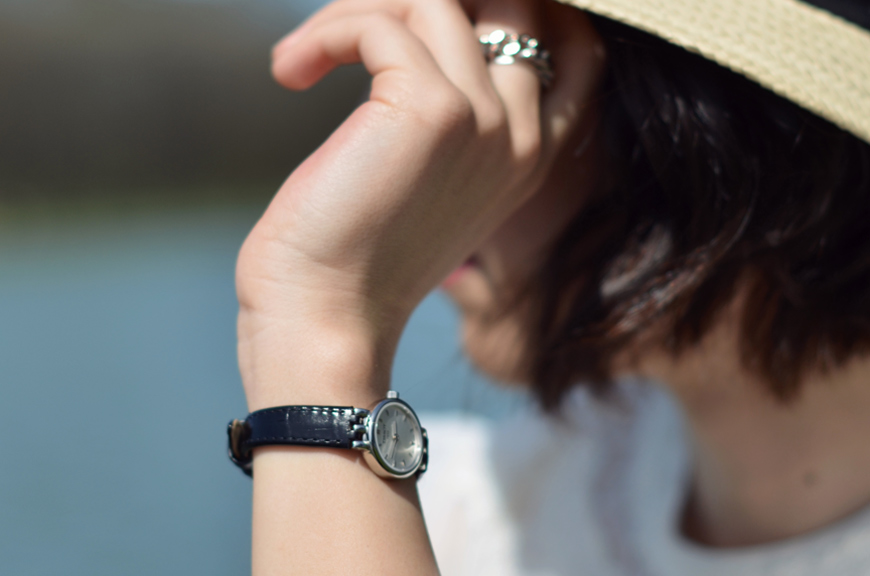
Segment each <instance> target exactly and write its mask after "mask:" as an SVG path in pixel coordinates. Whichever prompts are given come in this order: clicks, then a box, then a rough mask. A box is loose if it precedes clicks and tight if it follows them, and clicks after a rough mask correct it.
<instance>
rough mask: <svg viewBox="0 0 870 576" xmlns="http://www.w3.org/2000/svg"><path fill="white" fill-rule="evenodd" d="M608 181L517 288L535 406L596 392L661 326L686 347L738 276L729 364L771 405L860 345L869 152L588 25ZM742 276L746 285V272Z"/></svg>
mask: <svg viewBox="0 0 870 576" xmlns="http://www.w3.org/2000/svg"><path fill="white" fill-rule="evenodd" d="M595 26H596V29H597V30H598V31H599V33H600V34H601V35H602V36H603V38H604V40H605V43H606V46H607V50H608V67H607V68H608V71H607V77H606V80H605V85H604V89H603V96H602V99H603V100H602V107H603V122H602V125H601V130H603V131H604V132H603V139H604V140H605V141H606V147H607V149H608V152H609V157H610V159H611V163H612V166H613V170H612V176H613V185H612V187H611V188H610V189H609V190H608V192H607V193H606V194H603V195H602V197H601V198H600V199H599V200H597V201H596V202H595V204H594V205H593V206H591V207H590V208H589V209H586V210H584V211H583V212H582V213H581V214H579V215H578V217H577V218H576V219H575V221H574V222H572V223H571V225H570V226H569V227H568V229H567V231H566V232H565V233H564V234H563V236H562V237H561V239H560V240H559V241H558V243H557V244H556V245H555V247H554V249H553V250H552V253H551V256H550V258H549V260H548V261H547V262H546V264H545V265H544V267H543V270H542V273H541V274H540V275H539V277H538V279H539V280H538V284H537V285H536V286H535V287H534V288H533V292H532V293H533V294H534V302H535V304H536V306H535V307H533V309H534V310H535V315H534V323H533V328H532V338H530V341H531V342H532V345H531V347H530V349H529V354H530V357H529V361H530V366H531V370H532V379H533V382H534V390H535V392H536V394H537V396H538V398H539V400H540V401H541V403H542V405H543V406H544V407H545V408H547V409H554V408H555V407H557V406H558V404H559V402H560V400H561V399H562V397H563V395H564V393H565V392H566V391H567V390H568V389H569V388H570V387H571V386H572V385H574V384H575V383H578V382H585V383H589V384H590V385H593V386H597V387H599V388H603V387H605V386H606V385H607V384H608V383H609V381H610V379H611V376H610V370H609V365H610V362H611V359H612V358H613V356H614V354H615V353H616V352H618V351H619V350H620V349H622V348H623V347H624V346H625V345H626V344H628V343H629V342H631V341H632V340H634V339H635V338H636V337H637V336H638V335H640V334H641V333H643V331H644V330H645V329H646V328H648V327H649V326H650V325H651V324H652V323H653V322H658V321H661V320H662V319H665V320H666V321H667V326H668V332H667V337H666V338H665V340H664V345H665V347H666V348H667V349H669V350H670V351H672V352H673V353H675V354H677V353H679V352H680V351H682V350H685V349H686V348H687V347H689V346H691V345H693V344H695V343H697V342H698V341H699V340H700V339H701V337H702V336H704V334H705V333H706V332H707V330H708V329H709V328H710V327H711V325H712V324H713V321H714V319H715V317H716V314H717V313H718V312H719V311H720V310H722V309H723V306H724V305H725V304H727V303H728V302H730V301H731V300H732V298H733V296H734V294H735V287H736V284H737V281H738V279H739V278H749V282H750V284H749V288H748V298H747V301H746V306H745V310H744V318H743V319H742V333H741V346H742V350H741V354H742V359H743V362H744V364H745V365H746V366H748V367H749V368H750V369H752V370H754V371H755V372H756V373H759V374H761V375H763V376H764V378H765V380H766V381H767V382H768V383H769V386H770V390H771V391H772V392H773V393H774V394H775V395H776V396H778V397H780V398H782V399H789V398H791V397H793V396H794V395H795V394H796V393H797V392H798V390H799V387H800V382H801V376H802V374H803V373H804V372H805V371H806V370H808V369H820V370H826V369H830V368H833V367H835V366H837V365H840V364H842V363H843V362H844V361H845V360H846V359H848V358H850V357H851V356H853V355H855V354H859V353H862V352H865V351H866V350H868V348H870V145H868V144H867V143H866V142H863V141H861V140H859V139H858V138H856V137H854V136H852V135H851V134H849V133H847V132H844V131H843V130H840V129H838V128H836V127H835V126H833V125H831V124H830V123H828V122H826V121H824V120H822V119H820V118H818V117H817V116H815V115H813V114H811V113H809V112H807V111H805V110H803V109H802V108H800V107H798V106H796V105H795V104H793V103H791V102H789V101H788V100H785V99H783V98H781V97H779V96H776V95H775V94H773V93H771V92H769V91H767V90H765V89H763V88H761V87H759V86H758V85H756V84H755V83H753V82H751V81H750V80H747V79H745V78H743V77H742V76H739V75H737V74H735V73H732V72H730V71H728V70H726V69H724V68H722V67H719V66H717V65H716V64H714V63H711V62H710V61H707V60H705V59H703V58H701V57H700V56H697V55H694V54H691V53H689V52H687V51H685V50H683V49H681V48H679V47H675V46H672V45H670V44H668V43H666V42H664V41H662V40H660V39H658V38H655V37H653V36H650V35H647V34H645V33H642V32H639V31H637V30H634V29H631V28H628V27H626V26H623V25H620V24H616V23H614V22H611V21H608V20H605V19H602V18H596V19H595ZM747 272H751V274H747Z"/></svg>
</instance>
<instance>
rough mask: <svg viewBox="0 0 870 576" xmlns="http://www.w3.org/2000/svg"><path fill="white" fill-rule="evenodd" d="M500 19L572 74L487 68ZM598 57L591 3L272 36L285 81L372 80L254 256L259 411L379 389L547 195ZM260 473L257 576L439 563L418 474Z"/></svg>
mask: <svg viewBox="0 0 870 576" xmlns="http://www.w3.org/2000/svg"><path fill="white" fill-rule="evenodd" d="M468 15H471V17H472V19H473V21H474V22H475V24H474V25H472V23H471V20H470V19H469V16H468ZM497 28H501V29H506V30H508V31H522V32H527V33H531V34H533V35H535V36H537V37H547V38H548V45H549V46H550V47H551V49H552V51H553V53H554V59H556V61H557V62H559V64H557V65H556V73H557V74H559V76H560V78H561V80H560V81H559V82H558V83H557V84H556V85H554V86H553V88H552V90H550V91H548V92H547V93H546V95H543V96H542V94H541V90H540V83H539V80H538V78H537V76H536V74H535V73H534V71H533V70H532V69H531V68H530V67H528V66H524V65H523V66H493V67H491V68H488V67H487V66H486V64H485V62H484V60H483V58H482V57H481V53H480V47H479V45H478V41H477V38H478V36H479V35H480V34H482V33H484V32H489V31H492V30H494V29H497ZM602 56H603V54H602V53H601V50H600V46H599V45H598V44H597V35H596V34H595V32H594V30H593V29H592V28H591V25H590V23H589V21H588V20H587V19H586V17H585V16H584V15H583V14H582V13H581V12H579V11H576V10H573V9H570V8H567V7H564V6H560V5H557V4H555V3H540V2H527V1H525V0H499V1H488V0H479V1H477V0H476V1H474V2H471V1H469V2H468V4H467V5H465V6H461V5H460V4H459V3H458V2H456V1H454V0H342V1H340V2H337V3H334V4H332V5H330V6H328V7H326V8H325V9H323V10H321V11H320V12H319V13H318V14H316V15H315V16H313V17H312V18H311V19H309V21H308V22H307V23H306V24H304V25H303V26H302V27H301V28H299V29H297V31H296V32H295V34H293V35H291V36H290V37H288V38H286V39H285V40H284V41H282V42H281V43H280V44H279V45H278V46H277V47H276V48H275V51H274V54H273V73H274V75H275V77H276V79H277V80H278V81H279V82H280V83H281V84H283V85H284V86H286V87H287V88H290V89H294V90H301V89H305V88H308V87H310V86H312V85H313V84H315V83H316V82H317V81H318V80H320V79H321V78H322V77H323V76H324V75H325V74H327V73H328V72H329V71H330V70H332V69H333V68H335V67H336V66H337V65H340V64H347V63H353V62H362V63H363V64H364V65H365V66H366V68H367V69H368V71H369V72H370V73H371V74H372V76H373V81H372V92H371V97H370V100H369V101H368V102H366V103H365V104H363V105H362V106H360V107H359V108H358V109H357V110H356V111H355V112H354V113H353V114H352V115H351V117H350V118H348V119H347V120H346V121H345V122H344V124H342V126H341V127H339V129H338V130H337V131H336V132H335V133H334V134H333V135H332V136H331V137H330V138H329V139H328V140H327V141H326V142H325V143H324V144H323V145H322V146H321V147H320V148H319V149H318V150H317V151H316V152H315V153H314V154H313V155H312V156H311V157H310V158H308V160H306V162H304V163H303V164H302V165H301V166H300V167H299V168H298V169H297V170H296V171H294V172H293V174H292V175H291V176H290V177H289V179H288V180H287V182H286V183H285V185H284V186H283V187H282V188H281V190H280V191H279V192H278V194H277V195H276V197H275V199H274V201H273V202H272V203H271V205H270V206H269V208H268V209H267V211H266V213H265V214H264V215H263V217H262V218H261V220H260V221H259V222H258V223H257V225H256V227H255V228H254V230H253V231H252V232H251V234H250V235H249V237H248V238H247V240H246V241H245V244H244V246H243V247H242V250H241V253H240V255H239V260H238V264H237V275H236V278H237V292H238V297H239V303H240V313H239V321H238V332H239V363H240V369H241V373H242V380H243V384H244V388H245V393H246V396H247V399H248V405H249V408H250V409H251V410H256V409H259V408H264V407H269V406H278V405H287V404H326V405H329V404H333V405H355V406H363V407H365V406H370V405H372V404H373V403H374V402H375V401H376V400H378V399H380V398H383V397H384V395H385V393H386V391H387V389H388V387H389V375H390V367H391V364H392V359H393V355H394V353H395V348H396V344H397V342H398V338H399V335H400V334H401V331H402V329H403V328H404V325H405V323H406V321H407V318H408V316H409V315H410V313H411V311H412V310H413V309H414V307H415V306H416V305H417V304H418V303H419V302H420V301H421V300H422V299H423V297H424V296H425V295H426V294H427V293H428V292H429V291H431V290H432V289H433V288H434V287H435V286H437V285H438V283H439V282H441V280H443V279H444V277H446V276H447V275H448V273H449V272H450V271H451V270H452V269H453V268H455V267H456V266H457V265H459V264H460V263H461V262H463V261H464V260H466V259H467V258H468V256H469V255H470V254H471V253H472V252H473V251H474V250H475V249H476V248H477V247H479V246H480V245H481V244H482V243H483V242H484V240H485V239H487V238H489V237H491V236H493V235H494V234H495V233H496V231H497V230H498V229H499V228H500V226H502V225H503V223H504V222H505V221H506V220H508V219H509V218H510V217H511V215H512V214H513V213H515V212H517V211H519V210H521V209H522V208H523V206H524V205H525V204H526V203H527V202H528V201H529V200H530V198H532V197H534V196H535V195H536V192H537V191H538V190H539V189H540V188H541V184H542V182H544V181H545V180H546V178H547V175H548V174H549V173H550V171H551V169H552V166H553V164H554V162H555V160H556V158H558V157H559V156H560V155H561V152H562V150H563V149H564V148H565V146H567V145H569V143H570V142H572V139H573V137H574V135H575V133H576V132H577V128H578V126H581V125H583V120H584V114H585V113H586V108H587V103H588V101H589V100H590V99H591V97H592V95H593V94H594V93H595V87H596V82H597V79H598V77H599V74H598V71H599V70H600V69H601V66H602V64H603V58H602ZM254 472H255V473H254V517H253V573H254V574H255V575H257V576H261V575H266V574H269V575H272V574H306V575H312V574H347V572H348V567H351V566H352V567H353V571H354V573H360V574H378V575H390V574H435V573H437V567H436V565H435V561H434V558H433V556H432V552H431V549H430V546H429V541H428V537H427V534H426V529H425V524H424V522H423V518H422V514H421V512H420V508H419V503H418V502H417V497H416V487H415V485H414V481H413V480H410V481H404V482H385V481H384V480H382V479H380V478H379V477H377V476H375V475H374V474H373V473H372V472H371V471H370V470H369V469H368V468H367V466H366V465H365V464H364V463H363V462H362V460H361V459H359V458H357V457H356V455H355V454H348V453H347V452H346V451H337V450H328V449H323V450H317V449H305V450H299V449H297V450H294V449H287V448H272V449H259V450H257V451H256V452H255V457H254Z"/></svg>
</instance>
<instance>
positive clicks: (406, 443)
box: [374, 400, 423, 475]
mask: <svg viewBox="0 0 870 576" xmlns="http://www.w3.org/2000/svg"><path fill="white" fill-rule="evenodd" d="M374 437H375V438H374V440H375V446H374V448H375V450H376V451H377V453H378V456H380V458H379V459H380V460H381V461H382V462H383V463H384V464H386V467H387V468H388V469H390V471H391V472H393V473H395V474H398V475H402V474H407V473H409V472H411V471H413V470H414V469H415V468H416V467H417V466H418V465H419V464H420V461H421V459H422V457H423V433H422V431H421V430H420V423H419V421H418V420H417V417H416V416H415V415H414V412H413V411H412V410H411V409H410V408H409V407H408V406H407V405H406V404H405V403H404V402H401V401H399V400H395V401H390V402H386V403H384V404H383V405H382V406H381V408H380V410H378V412H377V414H376V415H375V422H374Z"/></svg>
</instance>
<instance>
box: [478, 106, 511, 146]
mask: <svg viewBox="0 0 870 576" xmlns="http://www.w3.org/2000/svg"><path fill="white" fill-rule="evenodd" d="M477 129H478V132H479V133H480V135H481V136H482V137H483V138H485V139H498V138H503V137H504V135H505V134H506V133H507V112H505V110H504V108H503V107H502V106H501V105H495V106H487V107H486V109H485V110H484V111H482V112H481V113H480V114H478V117H477Z"/></svg>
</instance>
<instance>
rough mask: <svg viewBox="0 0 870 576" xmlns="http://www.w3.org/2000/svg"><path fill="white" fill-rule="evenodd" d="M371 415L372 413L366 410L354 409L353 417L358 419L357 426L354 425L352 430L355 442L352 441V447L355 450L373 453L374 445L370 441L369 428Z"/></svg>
mask: <svg viewBox="0 0 870 576" xmlns="http://www.w3.org/2000/svg"><path fill="white" fill-rule="evenodd" d="M369 414H371V412H370V411H368V410H365V409H364V408H354V409H353V417H354V418H355V419H356V424H354V425H353V428H351V431H352V432H353V436H354V440H353V441H351V444H350V447H351V448H353V449H354V450H362V451H367V452H371V449H372V444H371V440H370V439H369V426H368V417H369Z"/></svg>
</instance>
